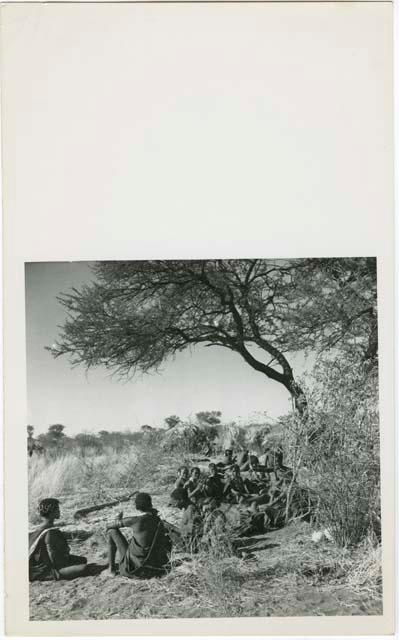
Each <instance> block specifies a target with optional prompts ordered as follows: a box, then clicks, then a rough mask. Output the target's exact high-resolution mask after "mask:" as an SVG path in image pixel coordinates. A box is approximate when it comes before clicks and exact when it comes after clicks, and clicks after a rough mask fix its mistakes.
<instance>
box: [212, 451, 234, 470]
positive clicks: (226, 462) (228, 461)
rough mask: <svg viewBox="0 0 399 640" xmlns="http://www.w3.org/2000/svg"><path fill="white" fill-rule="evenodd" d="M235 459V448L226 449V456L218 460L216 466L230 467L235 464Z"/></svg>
mask: <svg viewBox="0 0 399 640" xmlns="http://www.w3.org/2000/svg"><path fill="white" fill-rule="evenodd" d="M235 460H236V459H235V456H233V449H226V450H225V452H224V458H223V459H222V460H221V462H218V463H217V465H216V466H217V467H219V468H221V469H224V470H226V469H230V468H231V467H232V466H233V464H235Z"/></svg>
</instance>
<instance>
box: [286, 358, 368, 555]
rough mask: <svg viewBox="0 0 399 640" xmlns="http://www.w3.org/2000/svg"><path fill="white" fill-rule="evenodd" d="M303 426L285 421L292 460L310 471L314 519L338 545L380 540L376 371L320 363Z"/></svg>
mask: <svg viewBox="0 0 399 640" xmlns="http://www.w3.org/2000/svg"><path fill="white" fill-rule="evenodd" d="M313 381H314V384H313V388H312V390H311V392H310V393H309V417H308V420H307V422H305V423H299V424H298V421H297V423H295V419H293V418H291V423H290V422H289V420H286V425H287V426H288V429H287V433H288V434H290V438H289V440H290V454H291V456H292V455H294V457H295V456H296V458H297V459H298V458H299V460H300V465H304V466H306V467H307V469H308V472H309V473H308V480H309V486H311V490H312V493H313V495H314V497H315V499H316V501H317V505H318V506H317V512H316V518H317V520H318V524H319V525H320V526H324V527H327V528H328V529H329V530H330V532H331V533H332V535H333V537H334V539H335V541H336V542H337V543H338V544H340V545H343V546H345V545H350V544H357V543H359V542H360V541H361V540H363V539H364V538H365V537H366V536H367V535H368V534H369V533H370V532H372V533H373V534H374V535H375V536H377V537H379V535H380V531H379V523H380V464H379V421H378V385H377V377H376V371H372V372H370V371H369V370H367V369H366V368H365V367H364V366H363V365H362V363H361V362H360V361H354V360H352V361H350V360H349V359H342V358H338V357H336V358H335V359H333V358H330V359H326V360H324V361H321V362H319V363H318V365H317V366H316V368H315V371H314V373H313Z"/></svg>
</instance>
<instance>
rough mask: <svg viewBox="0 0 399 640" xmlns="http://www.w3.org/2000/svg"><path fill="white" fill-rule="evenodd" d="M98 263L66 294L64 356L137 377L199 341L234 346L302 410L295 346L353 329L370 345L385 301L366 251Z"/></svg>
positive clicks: (325, 343)
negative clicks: (349, 255)
mask: <svg viewBox="0 0 399 640" xmlns="http://www.w3.org/2000/svg"><path fill="white" fill-rule="evenodd" d="M93 272H94V276H95V279H94V281H93V282H92V283H91V284H87V285H83V286H82V287H81V289H80V290H77V289H73V290H72V291H71V292H70V293H65V294H62V295H61V296H60V297H59V301H60V302H61V304H62V305H63V306H64V307H65V309H66V311H67V319H66V321H65V323H64V325H63V327H62V328H61V334H60V337H59V339H58V341H57V342H56V343H55V345H53V347H51V349H50V350H51V352H52V354H53V355H54V356H55V357H58V356H61V355H67V356H69V357H70V361H71V363H72V365H78V364H84V365H86V366H87V367H93V366H98V365H103V366H105V367H106V368H109V369H111V370H114V371H116V372H117V373H119V374H121V375H125V376H126V375H127V376H129V375H133V374H134V373H136V372H142V373H147V372H150V371H151V370H156V369H158V368H159V367H160V366H161V365H162V363H163V362H164V361H165V360H166V359H167V358H168V357H171V356H173V355H175V354H176V353H178V352H179V351H183V350H184V349H186V348H190V347H193V346H195V345H200V344H202V345H204V346H206V347H215V346H218V347H222V348H227V349H230V350H232V351H234V352H235V353H237V354H239V355H240V357H241V358H243V359H244V360H245V362H246V363H247V364H248V365H249V366H250V367H252V368H253V369H255V370H256V371H259V372H260V373H262V374H263V375H265V376H266V377H267V378H269V379H271V380H274V381H275V382H278V383H280V384H282V385H283V386H284V387H285V388H286V389H287V390H288V392H289V393H290V394H291V396H292V398H293V400H294V404H295V407H296V409H297V410H298V412H299V414H300V415H301V416H302V417H304V416H306V398H305V394H304V393H303V390H302V389H301V387H300V385H299V384H298V382H297V380H296V379H295V377H294V373H293V370H292V366H291V364H290V361H289V353H292V352H295V351H299V350H303V349H315V348H319V349H326V348H332V347H335V348H337V346H338V345H339V343H340V341H341V342H342V341H346V343H347V344H349V343H350V340H348V336H352V337H353V338H354V340H355V344H356V340H358V338H359V340H360V342H358V346H359V345H360V343H362V344H363V343H364V340H365V335H366V334H367V335H368V332H369V331H370V318H371V317H372V316H373V313H374V311H373V312H372V311H370V309H371V308H372V309H374V306H375V304H376V303H375V301H374V298H373V296H374V293H373V290H372V287H371V286H370V282H366V281H367V279H368V280H370V281H372V280H373V275H372V273H371V272H372V269H371V268H370V265H369V264H368V263H367V259H353V260H351V259H336V260H326V261H322V260H294V261H288V260H284V261H275V260H273V261H272V260H256V259H248V260H197V261H181V260H179V261H175V260H170V261H169V260H160V261H145V262H144V261H134V262H101V263H97V264H96V265H95V266H94V267H93ZM374 274H375V269H374ZM365 283H366V289H367V291H366V293H365V294H364V295H363V293H362V290H363V288H364V285H365ZM373 305H374V306H373ZM366 318H367V321H366Z"/></svg>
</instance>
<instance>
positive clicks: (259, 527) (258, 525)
mask: <svg viewBox="0 0 399 640" xmlns="http://www.w3.org/2000/svg"><path fill="white" fill-rule="evenodd" d="M244 515H245V517H244V519H243V522H242V523H241V524H240V527H239V528H238V530H237V532H236V533H237V534H238V535H239V536H241V537H248V536H256V535H259V534H261V533H265V513H264V512H261V511H259V508H258V505H257V503H256V502H255V501H254V502H251V504H250V505H249V506H248V507H247V509H246V510H245V514H244ZM266 521H267V518H266Z"/></svg>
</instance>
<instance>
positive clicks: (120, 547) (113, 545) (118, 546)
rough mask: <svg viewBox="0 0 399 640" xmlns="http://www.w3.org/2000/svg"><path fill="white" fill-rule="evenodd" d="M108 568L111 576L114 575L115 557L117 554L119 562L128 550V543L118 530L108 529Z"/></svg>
mask: <svg viewBox="0 0 399 640" xmlns="http://www.w3.org/2000/svg"><path fill="white" fill-rule="evenodd" d="M107 539H108V567H109V571H110V573H111V574H115V571H116V567H115V556H116V552H118V556H119V561H120V560H121V558H123V556H124V555H125V553H126V549H127V548H128V541H127V540H126V538H125V536H124V535H123V534H122V533H121V532H120V531H119V529H108V531H107Z"/></svg>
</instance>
